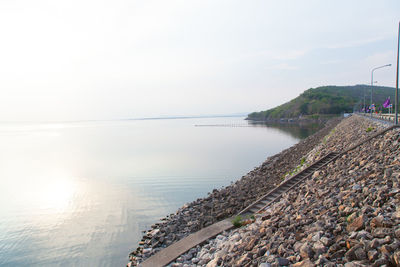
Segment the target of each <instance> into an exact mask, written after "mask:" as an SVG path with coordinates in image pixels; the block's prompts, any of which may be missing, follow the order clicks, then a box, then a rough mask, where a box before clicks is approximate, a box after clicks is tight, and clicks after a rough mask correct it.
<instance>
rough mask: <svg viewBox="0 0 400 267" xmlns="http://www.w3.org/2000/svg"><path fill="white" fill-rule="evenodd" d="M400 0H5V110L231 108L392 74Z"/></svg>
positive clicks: (380, 81)
mask: <svg viewBox="0 0 400 267" xmlns="http://www.w3.org/2000/svg"><path fill="white" fill-rule="evenodd" d="M399 14H400V1H398V0H393V1H385V0H383V1H370V0H359V1H357V0H353V1H349V0H346V1H343V0H326V1H322V0H320V1H316V0H303V1H294V0H291V1H289V0H276V1H272V0H263V1H261V0H249V1H243V0H242V1H239V0H181V1H178V0H168V1H165V0H163V1H161V0H159V1H156V0H146V1H138V0H113V1H110V0H108V1H105V0H79V1H78V0H69V1H58V0H48V1H45V0H35V1H32V0H0V38H1V39H0V40H1V41H0V121H63V120H91V119H126V118H141V117H158V116H178V115H180V116H190V115H210V114H234V113H246V112H252V111H260V110H266V109H269V108H272V107H275V106H277V105H279V104H282V103H284V102H287V101H289V100H290V99H292V98H294V97H296V96H298V95H299V94H300V93H302V92H303V91H304V90H306V89H309V88H315V87H318V86H323V85H354V84H369V83H370V82H371V70H372V69H373V68H375V67H377V66H381V65H385V64H392V66H391V67H387V68H382V69H379V70H376V71H375V72H374V80H375V81H377V83H376V84H377V85H381V86H393V87H395V85H396V81H395V79H396V57H397V33H398V25H399V20H400V16H399Z"/></svg>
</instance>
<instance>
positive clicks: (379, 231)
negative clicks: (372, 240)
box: [372, 227, 393, 238]
mask: <svg viewBox="0 0 400 267" xmlns="http://www.w3.org/2000/svg"><path fill="white" fill-rule="evenodd" d="M392 233H393V230H392V229H390V228H383V227H379V228H376V229H374V230H373V231H372V235H373V236H374V237H377V238H383V237H386V236H390V235H391V234H392Z"/></svg>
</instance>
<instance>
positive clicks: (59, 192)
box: [36, 176, 76, 211]
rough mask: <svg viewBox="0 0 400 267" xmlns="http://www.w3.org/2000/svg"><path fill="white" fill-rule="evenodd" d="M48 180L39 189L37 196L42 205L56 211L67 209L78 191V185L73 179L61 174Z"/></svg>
mask: <svg viewBox="0 0 400 267" xmlns="http://www.w3.org/2000/svg"><path fill="white" fill-rule="evenodd" d="M45 180H47V181H46V182H45V183H44V184H42V188H41V189H39V190H38V192H36V193H37V196H38V200H39V203H40V205H41V206H42V207H43V208H46V209H53V210H54V211H63V210H65V209H66V208H67V207H68V205H69V203H70V201H71V200H72V198H73V195H74V193H75V191H76V185H75V184H74V182H73V181H72V180H71V179H68V178H67V177H63V176H59V177H57V176H56V177H53V179H45Z"/></svg>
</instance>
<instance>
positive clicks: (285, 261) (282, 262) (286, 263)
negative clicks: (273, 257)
mask: <svg viewBox="0 0 400 267" xmlns="http://www.w3.org/2000/svg"><path fill="white" fill-rule="evenodd" d="M278 264H279V266H289V264H290V262H289V260H288V259H285V258H278Z"/></svg>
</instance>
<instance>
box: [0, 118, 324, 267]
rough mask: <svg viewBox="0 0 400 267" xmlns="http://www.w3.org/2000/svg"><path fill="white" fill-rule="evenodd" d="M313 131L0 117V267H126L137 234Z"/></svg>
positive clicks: (197, 122)
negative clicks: (19, 120) (15, 120)
mask: <svg viewBox="0 0 400 267" xmlns="http://www.w3.org/2000/svg"><path fill="white" fill-rule="evenodd" d="M315 130H316V129H311V130H310V131H306V133H305V132H304V130H301V129H300V130H299V129H298V128H296V129H295V128H293V127H285V126H280V127H279V128H277V126H276V125H275V126H273V127H272V126H268V125H259V124H257V125H253V124H251V123H248V122H247V121H244V120H243V118H195V119H169V120H126V121H97V122H69V123H0V162H1V164H0V177H1V180H0V265H1V266H22V265H30V266H125V264H126V263H127V261H128V254H129V252H130V251H132V250H133V249H135V247H136V245H137V243H138V241H139V240H140V238H141V231H142V230H146V229H148V228H149V226H150V225H151V224H153V223H154V222H156V221H157V220H159V219H160V218H162V217H164V216H165V215H167V214H170V213H173V212H175V211H176V209H177V208H179V207H180V206H182V205H183V204H185V203H187V202H191V201H193V200H195V199H196V198H198V197H203V196H206V195H207V192H209V191H211V190H212V189H213V188H220V187H222V186H226V185H229V184H230V182H231V181H235V180H237V179H239V178H240V177H241V176H242V175H244V174H246V173H247V172H248V171H250V170H251V169H253V168H254V167H256V166H258V165H259V164H260V163H261V162H263V161H264V160H265V159H266V158H267V157H268V156H271V155H273V154H276V153H278V152H280V151H281V150H282V149H284V148H287V147H290V146H291V145H293V144H295V143H296V142H298V141H299V139H300V138H304V137H305V135H308V134H310V133H312V132H313V131H315Z"/></svg>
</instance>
